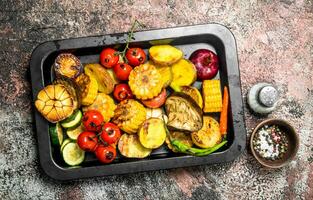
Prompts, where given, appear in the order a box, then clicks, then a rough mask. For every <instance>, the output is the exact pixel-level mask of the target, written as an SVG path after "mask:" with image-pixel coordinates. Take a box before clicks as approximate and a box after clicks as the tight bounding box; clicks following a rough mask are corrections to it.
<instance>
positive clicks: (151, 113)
mask: <svg viewBox="0 0 313 200" xmlns="http://www.w3.org/2000/svg"><path fill="white" fill-rule="evenodd" d="M146 112H147V115H146V119H149V118H152V117H153V118H159V119H162V120H163V119H164V122H165V123H167V121H168V118H167V116H166V115H165V113H164V111H163V109H161V108H146Z"/></svg>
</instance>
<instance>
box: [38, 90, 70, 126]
mask: <svg viewBox="0 0 313 200" xmlns="http://www.w3.org/2000/svg"><path fill="white" fill-rule="evenodd" d="M35 106H36V108H37V110H38V111H39V112H40V113H41V114H42V115H43V116H44V117H45V118H46V119H47V120H48V121H49V122H52V123H56V122H59V121H62V120H63V119H65V118H67V117H69V116H70V115H71V114H72V113H73V112H74V100H73V97H72V96H71V94H70V93H69V92H68V91H67V90H66V88H65V86H64V85H61V84H56V85H48V86H46V87H45V88H43V89H42V90H41V91H40V92H39V93H38V95H37V100H36V101H35Z"/></svg>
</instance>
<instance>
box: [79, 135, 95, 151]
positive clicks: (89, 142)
mask: <svg viewBox="0 0 313 200" xmlns="http://www.w3.org/2000/svg"><path fill="white" fill-rule="evenodd" d="M77 144H78V146H79V147H80V148H81V149H82V150H84V151H91V152H93V151H95V150H96V147H97V145H98V138H97V135H96V134H95V133H94V132H89V131H84V132H82V133H81V134H79V136H78V138H77Z"/></svg>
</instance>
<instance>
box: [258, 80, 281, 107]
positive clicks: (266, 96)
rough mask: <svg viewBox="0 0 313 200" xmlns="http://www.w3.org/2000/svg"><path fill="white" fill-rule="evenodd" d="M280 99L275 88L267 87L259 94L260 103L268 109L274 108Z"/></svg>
mask: <svg viewBox="0 0 313 200" xmlns="http://www.w3.org/2000/svg"><path fill="white" fill-rule="evenodd" d="M277 99H278V92H277V90H276V88H274V87H273V86H271V85H269V86H265V87H263V88H262V89H261V90H260V92H259V101H260V103H262V104H263V105H264V106H266V107H272V106H274V104H275V103H276V101H277Z"/></svg>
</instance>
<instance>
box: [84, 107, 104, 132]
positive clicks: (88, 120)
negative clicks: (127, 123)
mask: <svg viewBox="0 0 313 200" xmlns="http://www.w3.org/2000/svg"><path fill="white" fill-rule="evenodd" d="M103 123H104V119H103V116H102V115H101V113H100V112H99V111H96V110H88V111H86V112H85V113H84V116H83V125H84V126H85V128H86V130H87V131H94V132H99V131H101V129H102V125H103Z"/></svg>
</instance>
